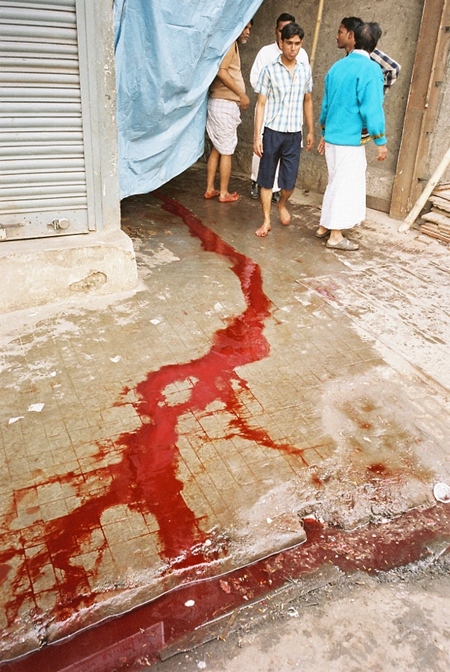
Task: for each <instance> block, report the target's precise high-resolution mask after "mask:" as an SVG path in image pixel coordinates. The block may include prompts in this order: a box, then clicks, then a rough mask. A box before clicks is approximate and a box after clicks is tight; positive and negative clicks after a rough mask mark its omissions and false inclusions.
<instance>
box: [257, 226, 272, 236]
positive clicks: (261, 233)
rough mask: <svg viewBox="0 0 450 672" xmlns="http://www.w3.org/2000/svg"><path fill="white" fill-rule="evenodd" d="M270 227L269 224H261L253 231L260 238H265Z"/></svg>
mask: <svg viewBox="0 0 450 672" xmlns="http://www.w3.org/2000/svg"><path fill="white" fill-rule="evenodd" d="M270 229H271V226H270V224H263V225H262V226H260V227H259V229H257V230H256V231H255V233H256V235H257V236H259V237H260V238H265V237H266V236H267V234H268V233H269V231H270Z"/></svg>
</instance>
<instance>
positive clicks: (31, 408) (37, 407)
mask: <svg viewBox="0 0 450 672" xmlns="http://www.w3.org/2000/svg"><path fill="white" fill-rule="evenodd" d="M44 406H45V404H31V406H28V412H29V413H30V412H33V413H40V412H41V411H42V409H43V408H44Z"/></svg>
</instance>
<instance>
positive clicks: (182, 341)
mask: <svg viewBox="0 0 450 672" xmlns="http://www.w3.org/2000/svg"><path fill="white" fill-rule="evenodd" d="M204 178H205V170H204V166H201V165H200V166H196V167H194V168H192V169H191V170H190V171H188V172H187V173H185V174H183V175H182V176H180V177H178V178H176V179H175V180H173V181H172V182H171V183H169V184H168V185H165V186H164V187H163V188H162V189H161V191H160V192H159V193H158V194H150V195H144V196H139V197H133V198H130V199H127V200H126V201H125V202H124V203H123V228H124V230H125V231H126V232H127V233H128V234H129V235H130V236H131V237H132V239H133V242H134V246H135V250H136V255H137V259H138V266H139V272H140V278H141V286H140V287H139V290H138V291H136V292H134V293H131V294H129V295H121V296H117V295H115V296H111V297H110V299H109V300H105V298H104V297H103V298H101V299H100V298H97V299H96V298H95V297H93V296H92V297H89V296H82V297H81V296H80V298H79V301H78V303H77V304H60V305H57V306H52V307H47V308H39V309H35V310H32V311H25V312H22V313H15V314H8V315H5V316H3V317H2V318H1V322H0V342H1V345H2V348H1V360H0V361H1V385H2V395H3V403H2V409H1V413H2V417H1V423H0V439H1V444H0V445H1V449H2V454H3V465H4V467H3V469H2V472H1V475H0V495H1V497H0V507H1V510H0V516H1V523H2V525H1V530H2V532H1V546H0V565H1V567H2V569H1V572H2V589H1V607H2V609H1V610H0V627H1V630H2V635H1V649H2V653H1V657H2V658H3V659H6V658H9V657H10V656H12V655H18V654H21V653H24V652H26V651H29V650H32V649H34V648H36V647H38V646H40V645H42V644H43V643H45V642H51V641H54V640H56V639H58V638H60V637H62V636H63V635H67V634H70V633H72V632H75V631H77V630H78V629H80V628H81V627H84V626H86V625H89V624H92V623H95V622H97V621H98V620H100V619H102V618H104V617H105V616H108V615H110V614H116V613H121V612H122V611H124V610H126V609H129V608H130V607H132V606H134V605H136V604H139V603H141V602H143V601H145V600H148V599H150V598H152V597H154V596H155V595H158V594H160V593H162V592H164V591H166V590H168V589H169V588H171V587H173V586H176V585H178V584H179V583H180V582H184V581H190V580H193V579H198V578H204V577H206V576H213V575H217V574H219V573H221V572H224V571H229V570H231V569H233V568H235V567H237V566H242V565H245V564H247V563H249V562H251V561H253V560H254V559H256V558H260V557H264V556H266V555H269V554H271V553H273V552H275V551H277V550H280V549H281V548H286V547H289V546H292V545H293V544H295V543H299V542H301V541H303V540H304V539H305V532H304V529H303V526H302V524H301V518H302V517H303V516H305V515H312V514H313V515H315V516H316V518H318V519H319V520H320V521H322V522H323V523H324V524H326V525H336V526H339V527H340V528H343V529H347V530H350V529H354V528H356V527H357V526H361V525H364V524H366V523H368V522H375V523H382V522H386V521H388V520H390V519H392V518H394V517H396V516H399V515H400V514H402V513H403V512H406V511H408V510H410V509H412V508H417V507H418V508H424V509H425V508H428V507H431V506H433V505H434V504H435V499H434V496H433V486H434V484H435V483H436V482H439V481H443V482H447V483H450V456H449V453H448V438H447V437H448V436H449V434H450V419H449V415H448V407H449V393H450V367H449V365H448V362H449V354H450V344H449V336H448V335H449V334H450V325H449V322H450V307H449V292H448V278H449V272H450V256H449V253H448V250H447V248H446V247H445V246H443V245H440V244H439V243H437V242H436V241H433V240H432V239H428V238H426V237H424V236H420V235H419V234H418V231H414V230H412V231H410V232H409V233H407V234H401V235H400V234H398V233H397V225H398V223H396V222H393V221H392V220H390V219H389V218H388V217H386V216H384V215H382V214H380V213H375V212H372V211H368V216H367V220H366V222H365V223H364V224H363V226H361V227H360V228H359V229H358V230H355V231H354V232H353V233H352V234H351V237H353V238H354V239H357V240H358V241H359V242H360V244H361V246H360V250H359V251H358V252H355V253H345V252H335V251H330V250H327V249H326V248H325V243H324V241H322V240H318V239H316V238H315V236H314V230H315V228H316V226H317V225H318V219H319V212H320V211H319V207H318V206H319V204H320V199H318V198H317V197H315V196H314V195H312V194H305V193H303V192H300V191H299V192H296V193H295V199H294V203H293V206H292V215H293V220H292V223H291V225H290V226H289V227H283V226H281V225H279V224H278V222H277V221H276V217H275V218H274V223H273V228H272V231H271V233H270V234H269V236H268V237H267V238H265V239H260V238H258V237H256V236H255V235H254V231H255V230H256V228H258V226H259V225H260V223H261V222H260V205H259V203H258V202H255V201H252V200H251V199H250V198H249V196H248V188H249V185H248V182H247V181H244V180H240V179H237V178H235V179H234V180H233V184H232V185H231V186H232V187H233V189H236V188H237V189H238V190H239V191H240V192H241V194H242V198H241V200H240V201H239V202H238V203H233V204H220V203H218V201H217V200H216V199H214V200H211V201H205V200H204V199H203V198H202V194H203V191H204V181H205V179H204ZM273 207H274V215H276V210H275V206H273Z"/></svg>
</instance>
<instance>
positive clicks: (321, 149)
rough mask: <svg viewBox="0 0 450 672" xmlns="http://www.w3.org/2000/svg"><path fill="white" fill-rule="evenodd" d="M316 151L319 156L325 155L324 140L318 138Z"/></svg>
mask: <svg viewBox="0 0 450 672" xmlns="http://www.w3.org/2000/svg"><path fill="white" fill-rule="evenodd" d="M317 151H318V152H319V154H322V155H323V154H325V140H324V139H323V138H320V140H319V144H318V145H317Z"/></svg>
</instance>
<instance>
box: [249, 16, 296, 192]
mask: <svg viewBox="0 0 450 672" xmlns="http://www.w3.org/2000/svg"><path fill="white" fill-rule="evenodd" d="M288 23H295V17H294V16H292V14H287V13H286V12H283V14H280V16H279V17H278V19H277V22H276V25H275V38H276V41H275V42H272V44H267V45H266V46H265V47H262V48H261V49H260V50H259V51H258V53H257V54H256V58H255V60H254V63H253V65H252V69H251V71H250V84H251V85H252V87H253V89H255V86H256V82H257V81H258V78H259V75H260V73H261V70H262V69H263V68H264V67H265V66H266V65H269V64H270V63H273V62H274V61H275V60H276V59H277V58H278V56H279V55H280V54H281V49H280V47H279V43H280V39H281V31H282V30H283V28H284V26H285V25H286V24H288ZM297 60H298V61H299V62H300V61H303V62H304V63H306V64H309V59H308V54H307V53H306V51H305V50H304V49H303V47H302V48H301V49H300V52H299V54H298V56H297ZM259 162H260V158H259V156H257V155H256V154H255V153H254V154H253V157H252V176H251V180H252V184H251V188H250V196H251V198H254V199H257V198H259V185H258V183H257V177H258V170H259ZM279 200H280V188H279V186H278V169H277V172H276V175H275V182H274V184H273V196H272V201H273V202H274V203H278V202H279Z"/></svg>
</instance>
